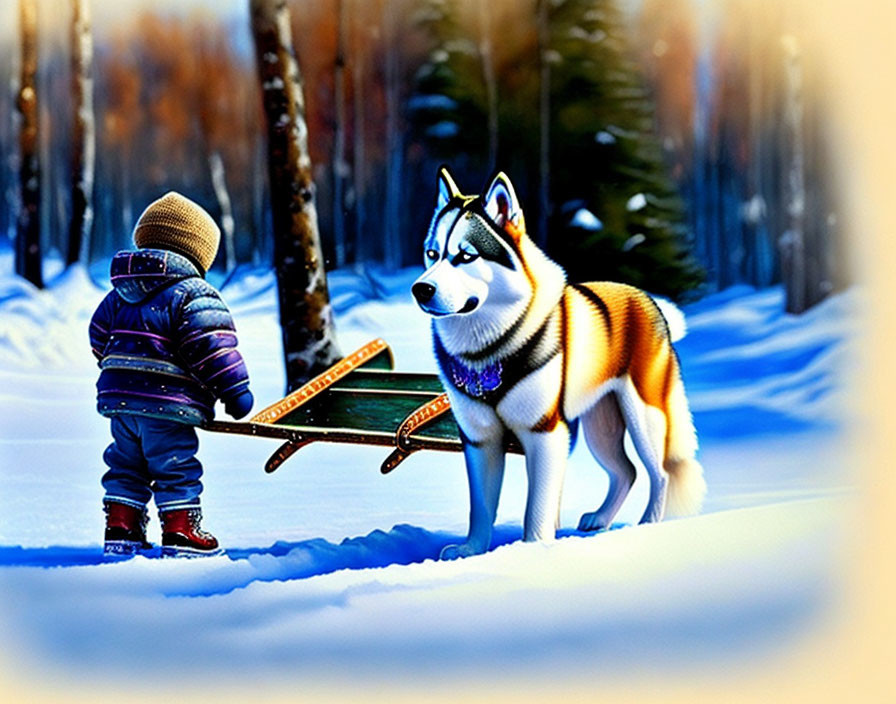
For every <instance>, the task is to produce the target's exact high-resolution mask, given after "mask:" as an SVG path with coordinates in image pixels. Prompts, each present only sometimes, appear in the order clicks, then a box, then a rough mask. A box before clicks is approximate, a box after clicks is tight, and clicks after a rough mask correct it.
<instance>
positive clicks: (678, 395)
mask: <svg viewBox="0 0 896 704" xmlns="http://www.w3.org/2000/svg"><path fill="white" fill-rule="evenodd" d="M666 418H667V433H666V454H665V458H664V460H663V469H665V470H666V472H667V473H668V475H669V488H668V494H667V499H666V515H667V516H670V517H675V516H679V517H680V516H692V515H694V514H696V513H699V512H700V507H701V506H702V505H703V497H704V496H705V495H706V480H705V479H704V478H703V467H701V466H700V463H699V462H698V461H697V460H696V458H695V455H696V454H697V433H696V431H695V430H694V421H693V419H692V418H691V411H690V409H689V408H688V400H687V397H686V396H685V394H684V384H682V383H681V378H680V377H679V376H678V375H677V374H676V378H675V381H674V382H673V383H672V389H671V391H670V393H669V398H668V401H667V405H666Z"/></svg>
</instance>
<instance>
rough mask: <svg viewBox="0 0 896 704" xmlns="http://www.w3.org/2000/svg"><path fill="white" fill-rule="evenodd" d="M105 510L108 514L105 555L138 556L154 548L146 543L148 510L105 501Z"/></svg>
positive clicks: (104, 546)
mask: <svg viewBox="0 0 896 704" xmlns="http://www.w3.org/2000/svg"><path fill="white" fill-rule="evenodd" d="M103 510H104V511H105V512H106V539H105V544H104V545H103V554H104V555H136V554H137V553H139V552H140V551H141V550H149V549H150V548H152V545H151V544H150V543H148V542H147V541H146V524H147V523H148V522H149V515H148V514H147V513H146V509H144V508H137V507H136V506H131V505H130V504H123V503H120V502H118V501H104V502H103Z"/></svg>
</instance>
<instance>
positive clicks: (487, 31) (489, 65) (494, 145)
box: [479, 2, 498, 170]
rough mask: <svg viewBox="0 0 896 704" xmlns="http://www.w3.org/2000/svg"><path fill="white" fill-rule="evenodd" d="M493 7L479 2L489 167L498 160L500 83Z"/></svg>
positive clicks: (494, 164) (480, 49)
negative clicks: (495, 56) (494, 53)
mask: <svg viewBox="0 0 896 704" xmlns="http://www.w3.org/2000/svg"><path fill="white" fill-rule="evenodd" d="M491 13H492V11H491V7H490V5H489V3H487V2H480V3H479V32H480V40H479V55H480V57H481V59H482V80H483V82H484V83H485V94H486V96H487V100H488V168H489V169H492V170H493V169H495V168H497V161H498V84H497V80H496V78H495V60H494V57H493V56H492V19H491Z"/></svg>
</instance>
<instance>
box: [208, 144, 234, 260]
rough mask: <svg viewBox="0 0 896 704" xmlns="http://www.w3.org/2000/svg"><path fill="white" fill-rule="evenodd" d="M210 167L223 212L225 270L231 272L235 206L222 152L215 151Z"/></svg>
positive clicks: (222, 233) (210, 157) (213, 186)
mask: <svg viewBox="0 0 896 704" xmlns="http://www.w3.org/2000/svg"><path fill="white" fill-rule="evenodd" d="M208 167H209V172H210V173H211V178H212V188H213V189H214V191H215V199H216V200H217V201H218V208H219V209H220V210H221V239H222V240H223V244H224V270H225V271H227V272H231V271H233V270H234V269H235V268H236V237H235V234H234V229H235V225H234V220H233V204H232V203H231V201H230V192H229V191H228V190H227V179H226V178H225V175H224V160H223V159H222V158H221V152H218V151H214V152H212V153H211V154H209V157H208Z"/></svg>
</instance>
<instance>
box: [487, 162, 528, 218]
mask: <svg viewBox="0 0 896 704" xmlns="http://www.w3.org/2000/svg"><path fill="white" fill-rule="evenodd" d="M483 201H484V203H485V212H486V213H488V216H489V217H490V218H491V219H492V220H493V221H494V223H495V224H496V225H497V226H498V227H503V228H506V227H507V225H514V226H515V227H520V226H521V225H522V212H521V210H520V204H519V201H518V200H517V198H516V193H515V192H514V190H513V185H512V184H511V183H510V179H509V178H508V177H507V174H505V173H504V172H503V171H501V172H498V174H497V175H496V176H495V177H494V178H493V179H492V182H491V185H490V186H489V187H488V190H487V191H486V192H485V198H484V199H483Z"/></svg>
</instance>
